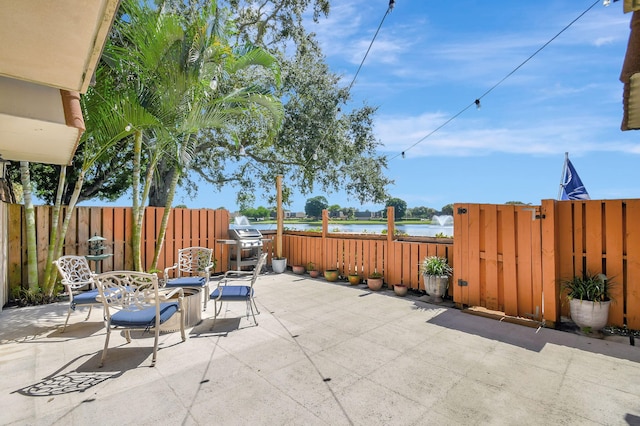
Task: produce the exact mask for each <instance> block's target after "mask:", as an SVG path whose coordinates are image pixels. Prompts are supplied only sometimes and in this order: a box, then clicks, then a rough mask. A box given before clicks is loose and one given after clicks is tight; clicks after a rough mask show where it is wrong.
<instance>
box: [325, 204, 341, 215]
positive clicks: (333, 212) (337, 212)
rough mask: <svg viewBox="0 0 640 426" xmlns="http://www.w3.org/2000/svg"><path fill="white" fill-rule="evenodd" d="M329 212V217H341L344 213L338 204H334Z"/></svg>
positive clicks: (329, 208)
mask: <svg viewBox="0 0 640 426" xmlns="http://www.w3.org/2000/svg"><path fill="white" fill-rule="evenodd" d="M328 210H329V217H333V218H336V217H340V212H341V211H342V210H341V208H340V206H339V205H337V204H333V205H331V206H329V207H328Z"/></svg>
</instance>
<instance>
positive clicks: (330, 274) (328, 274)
mask: <svg viewBox="0 0 640 426" xmlns="http://www.w3.org/2000/svg"><path fill="white" fill-rule="evenodd" d="M338 276H339V274H338V270H337V269H327V270H326V271H324V278H325V279H326V280H327V281H331V282H334V281H338Z"/></svg>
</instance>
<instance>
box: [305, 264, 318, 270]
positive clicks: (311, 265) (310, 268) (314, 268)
mask: <svg viewBox="0 0 640 426" xmlns="http://www.w3.org/2000/svg"><path fill="white" fill-rule="evenodd" d="M306 268H307V272H309V271H315V270H316V264H315V263H313V262H309V263H307V266H306Z"/></svg>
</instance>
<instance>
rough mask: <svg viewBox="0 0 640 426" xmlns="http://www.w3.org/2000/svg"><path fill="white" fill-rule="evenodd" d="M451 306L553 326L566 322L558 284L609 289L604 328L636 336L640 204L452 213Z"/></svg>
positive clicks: (470, 208) (460, 208)
mask: <svg viewBox="0 0 640 426" xmlns="http://www.w3.org/2000/svg"><path fill="white" fill-rule="evenodd" d="M453 230H454V245H453V252H454V254H453V264H454V276H453V280H454V281H453V285H454V292H453V300H454V302H456V304H458V306H460V307H464V306H479V307H484V308H487V309H490V310H494V311H500V312H504V314H506V315H509V316H517V317H523V318H530V319H534V320H537V321H541V322H542V321H544V322H545V323H546V324H547V325H549V326H552V325H553V324H554V323H558V322H560V320H561V317H562V316H568V315H569V312H568V310H569V309H568V306H567V303H566V302H565V297H563V294H562V291H561V283H562V281H564V280H569V279H571V278H572V277H573V276H575V275H581V274H582V273H583V272H585V271H586V272H588V273H600V272H602V273H604V274H606V275H607V276H608V277H609V278H610V280H611V282H612V283H613V286H612V290H611V296H612V303H611V309H610V311H609V324H611V325H615V326H618V327H623V326H626V327H628V328H631V329H634V330H637V329H640V200H586V201H556V200H542V202H541V206H529V205H527V206H524V205H491V204H456V205H455V206H454V227H453Z"/></svg>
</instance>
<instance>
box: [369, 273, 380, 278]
mask: <svg viewBox="0 0 640 426" xmlns="http://www.w3.org/2000/svg"><path fill="white" fill-rule="evenodd" d="M369 278H374V279H375V278H382V274H381V273H380V272H378V271H373V272H372V273H370V274H369Z"/></svg>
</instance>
